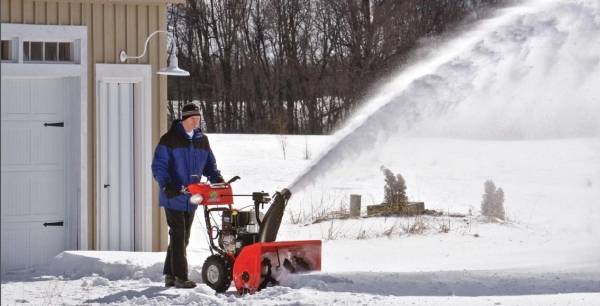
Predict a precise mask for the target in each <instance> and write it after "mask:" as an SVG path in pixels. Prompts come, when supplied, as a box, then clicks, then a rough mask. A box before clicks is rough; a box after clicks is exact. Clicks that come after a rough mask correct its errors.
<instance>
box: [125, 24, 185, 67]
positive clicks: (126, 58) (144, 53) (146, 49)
mask: <svg viewBox="0 0 600 306" xmlns="http://www.w3.org/2000/svg"><path fill="white" fill-rule="evenodd" d="M158 33H166V34H167V35H169V36H171V39H173V34H171V33H170V32H167V31H163V30H156V31H154V32H152V34H150V35H149V36H148V38H146V42H145V43H144V52H142V54H141V55H139V56H129V55H127V53H126V52H125V51H124V50H123V51H121V54H120V59H121V62H125V61H127V60H128V59H138V58H142V57H144V56H145V55H146V51H148V43H149V42H150V39H151V38H152V37H153V36H154V35H156V34H158ZM171 43H172V44H173V46H175V44H174V43H173V42H171ZM175 48H176V47H175ZM174 51H175V50H174ZM175 52H177V51H175Z"/></svg>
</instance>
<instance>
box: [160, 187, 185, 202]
mask: <svg viewBox="0 0 600 306" xmlns="http://www.w3.org/2000/svg"><path fill="white" fill-rule="evenodd" d="M163 191H164V192H165V195H166V196H167V198H169V199H170V198H174V197H176V196H178V195H180V194H181V190H179V189H177V188H175V187H173V185H167V186H165V187H164V188H163Z"/></svg>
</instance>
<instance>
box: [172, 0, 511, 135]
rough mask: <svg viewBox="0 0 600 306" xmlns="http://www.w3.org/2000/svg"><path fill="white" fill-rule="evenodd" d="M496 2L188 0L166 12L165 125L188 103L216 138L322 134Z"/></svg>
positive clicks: (466, 0) (475, 0) (464, 0)
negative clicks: (413, 58)
mask: <svg viewBox="0 0 600 306" xmlns="http://www.w3.org/2000/svg"><path fill="white" fill-rule="evenodd" d="M500 1H502V0H402V1H392V0H245V1H242V0H237V1H235V0H188V1H187V2H186V3H185V4H178V5H172V6H170V7H169V16H168V27H169V30H170V31H172V32H173V33H174V37H175V38H174V39H175V43H176V45H177V48H178V50H179V56H178V58H179V65H180V67H181V68H183V69H185V70H188V71H189V72H190V74H191V77H187V78H180V77H170V78H169V80H168V82H169V86H168V88H169V92H168V100H169V103H168V108H169V109H168V113H169V119H170V120H172V119H174V118H177V116H178V112H179V110H180V109H181V107H182V106H183V104H185V103H188V102H192V101H193V102H195V103H198V105H199V106H200V108H201V110H202V113H203V119H204V122H205V124H206V129H207V130H208V131H209V132H217V133H282V134H323V133H328V132H331V131H332V130H333V129H334V128H335V127H336V126H338V125H339V124H340V123H341V122H343V120H344V119H345V118H346V117H347V116H348V115H349V114H351V112H352V110H353V109H355V108H356V106H357V105H358V104H359V103H360V102H361V99H362V98H363V97H364V96H365V95H366V93H367V91H368V90H369V86H371V85H372V84H373V83H374V82H376V81H377V80H379V79H381V78H382V77H385V76H387V75H389V74H391V73H392V72H393V71H395V70H396V69H397V68H398V67H399V66H401V65H402V64H403V63H405V62H406V60H407V57H408V54H409V52H410V51H411V50H412V49H414V48H415V46H416V45H417V43H418V41H419V40H420V39H421V38H423V37H428V36H433V35H436V34H439V33H442V32H444V31H446V30H447V29H449V28H451V27H452V26H454V25H456V24H457V23H459V22H461V21H463V20H465V18H471V19H473V18H477V17H478V16H480V15H481V13H482V12H484V11H486V8H487V7H489V6H491V5H497V4H498V2H500Z"/></svg>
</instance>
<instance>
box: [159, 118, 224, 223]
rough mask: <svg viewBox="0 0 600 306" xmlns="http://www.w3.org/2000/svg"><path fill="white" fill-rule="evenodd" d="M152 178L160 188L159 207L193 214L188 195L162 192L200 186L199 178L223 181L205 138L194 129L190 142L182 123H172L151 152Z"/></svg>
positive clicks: (177, 121) (193, 207)
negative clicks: (194, 185)
mask: <svg viewBox="0 0 600 306" xmlns="http://www.w3.org/2000/svg"><path fill="white" fill-rule="evenodd" d="M152 174H153V176H154V179H155V180H156V181H157V182H158V185H159V186H160V195H159V201H160V206H163V207H165V208H169V209H174V210H179V211H195V210H196V208H197V205H193V204H190V203H189V199H190V196H189V195H187V194H178V195H173V193H169V192H165V190H166V189H168V190H175V191H177V190H181V188H182V187H184V186H187V185H189V184H191V183H197V182H199V181H200V178H201V177H202V175H204V176H206V177H208V179H209V180H210V182H211V183H215V182H217V181H219V180H222V178H221V173H220V172H219V170H218V169H217V162H216V160H215V156H214V155H213V152H212V150H211V149H210V144H209V143H208V138H207V137H206V135H204V134H203V133H202V131H201V130H200V129H195V130H194V135H193V136H192V138H191V139H190V138H189V136H188V135H187V134H186V132H185V130H184V128H183V126H182V125H181V120H176V121H173V124H172V125H171V128H170V129H169V131H168V132H167V133H166V134H164V135H163V136H162V137H161V138H160V142H159V143H158V146H156V150H155V151H154V159H153V160H152ZM167 194H169V195H170V196H168V195H167ZM176 194H177V193H176Z"/></svg>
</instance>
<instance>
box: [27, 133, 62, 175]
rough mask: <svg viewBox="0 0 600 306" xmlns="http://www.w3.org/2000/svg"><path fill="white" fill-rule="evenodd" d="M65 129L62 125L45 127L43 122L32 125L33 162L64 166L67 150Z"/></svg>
mask: <svg viewBox="0 0 600 306" xmlns="http://www.w3.org/2000/svg"><path fill="white" fill-rule="evenodd" d="M64 133H65V130H64V128H61V127H44V126H43V123H41V122H40V123H39V124H38V126H34V127H32V137H31V138H32V142H31V146H32V147H33V148H34V150H32V152H31V163H32V164H45V165H57V166H62V164H63V163H64V155H65V153H64V151H65V143H64V141H65V137H64Z"/></svg>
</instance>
